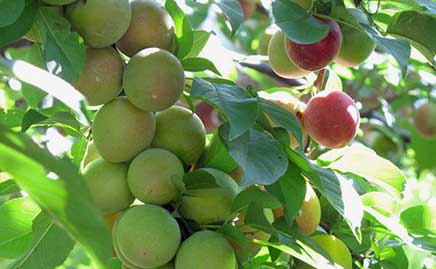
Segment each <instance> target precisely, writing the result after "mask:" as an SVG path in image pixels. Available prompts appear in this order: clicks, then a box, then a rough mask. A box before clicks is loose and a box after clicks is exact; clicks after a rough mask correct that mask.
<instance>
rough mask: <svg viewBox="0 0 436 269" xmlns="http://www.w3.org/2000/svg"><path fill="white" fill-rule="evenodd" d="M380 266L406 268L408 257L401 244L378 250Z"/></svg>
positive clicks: (396, 268) (397, 268)
mask: <svg viewBox="0 0 436 269" xmlns="http://www.w3.org/2000/svg"><path fill="white" fill-rule="evenodd" d="M380 260H381V261H380V264H381V265H382V268H395V269H408V268H409V259H408V258H407V256H406V253H405V252H404V249H403V247H402V246H395V247H385V248H383V249H382V251H381V252H380Z"/></svg>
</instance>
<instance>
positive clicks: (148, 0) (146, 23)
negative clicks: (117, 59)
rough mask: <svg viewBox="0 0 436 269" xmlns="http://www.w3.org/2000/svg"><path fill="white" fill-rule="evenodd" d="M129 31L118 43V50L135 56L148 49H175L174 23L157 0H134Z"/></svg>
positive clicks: (131, 3)
mask: <svg viewBox="0 0 436 269" xmlns="http://www.w3.org/2000/svg"><path fill="white" fill-rule="evenodd" d="M130 5H131V7H132V19H131V22H130V26H129V29H128V30H127V32H126V33H125V34H124V35H123V37H122V38H121V39H120V40H119V41H118V42H117V44H116V45H117V48H118V49H119V50H120V51H122V52H123V53H124V54H126V55H127V56H130V57H131V56H133V55H135V54H136V53H138V52H139V51H141V50H143V49H146V48H153V47H157V48H161V49H165V50H168V51H171V50H172V49H173V44H174V37H175V36H174V23H173V21H172V19H171V16H170V15H169V14H168V12H167V11H166V9H165V8H164V7H163V6H161V5H160V4H159V3H158V2H156V1H155V0H133V1H130Z"/></svg>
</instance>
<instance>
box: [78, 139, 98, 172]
mask: <svg viewBox="0 0 436 269" xmlns="http://www.w3.org/2000/svg"><path fill="white" fill-rule="evenodd" d="M100 157H101V156H100V154H99V153H98V151H97V148H96V147H95V144H94V141H90V142H89V143H88V146H87V147H86V152H85V156H84V157H83V161H82V168H85V167H86V166H87V165H88V164H90V163H91V162H92V161H94V160H97V159H98V158H100Z"/></svg>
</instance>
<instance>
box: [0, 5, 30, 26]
mask: <svg viewBox="0 0 436 269" xmlns="http://www.w3.org/2000/svg"><path fill="white" fill-rule="evenodd" d="M24 7H25V1H24V0H13V1H11V0H0V27H5V26H8V25H11V24H12V23H14V22H16V21H17V19H18V18H19V17H20V15H21V13H23V10H24Z"/></svg>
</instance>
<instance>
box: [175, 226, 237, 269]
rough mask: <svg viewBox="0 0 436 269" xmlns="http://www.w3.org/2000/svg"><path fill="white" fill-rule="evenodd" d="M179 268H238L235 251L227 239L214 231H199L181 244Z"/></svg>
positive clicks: (177, 264)
mask: <svg viewBox="0 0 436 269" xmlns="http://www.w3.org/2000/svg"><path fill="white" fill-rule="evenodd" d="M176 268H177V269H194V268H195V269H236V268H237V262H236V257H235V253H234V251H233V249H232V247H231V246H230V244H229V243H228V242H227V240H226V239H225V238H224V237H223V236H222V235H221V234H219V233H216V232H212V231H201V232H197V233H195V234H193V235H191V237H189V238H188V239H187V240H186V241H184V242H183V243H182V245H181V246H180V249H179V252H178V253H177V256H176Z"/></svg>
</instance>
